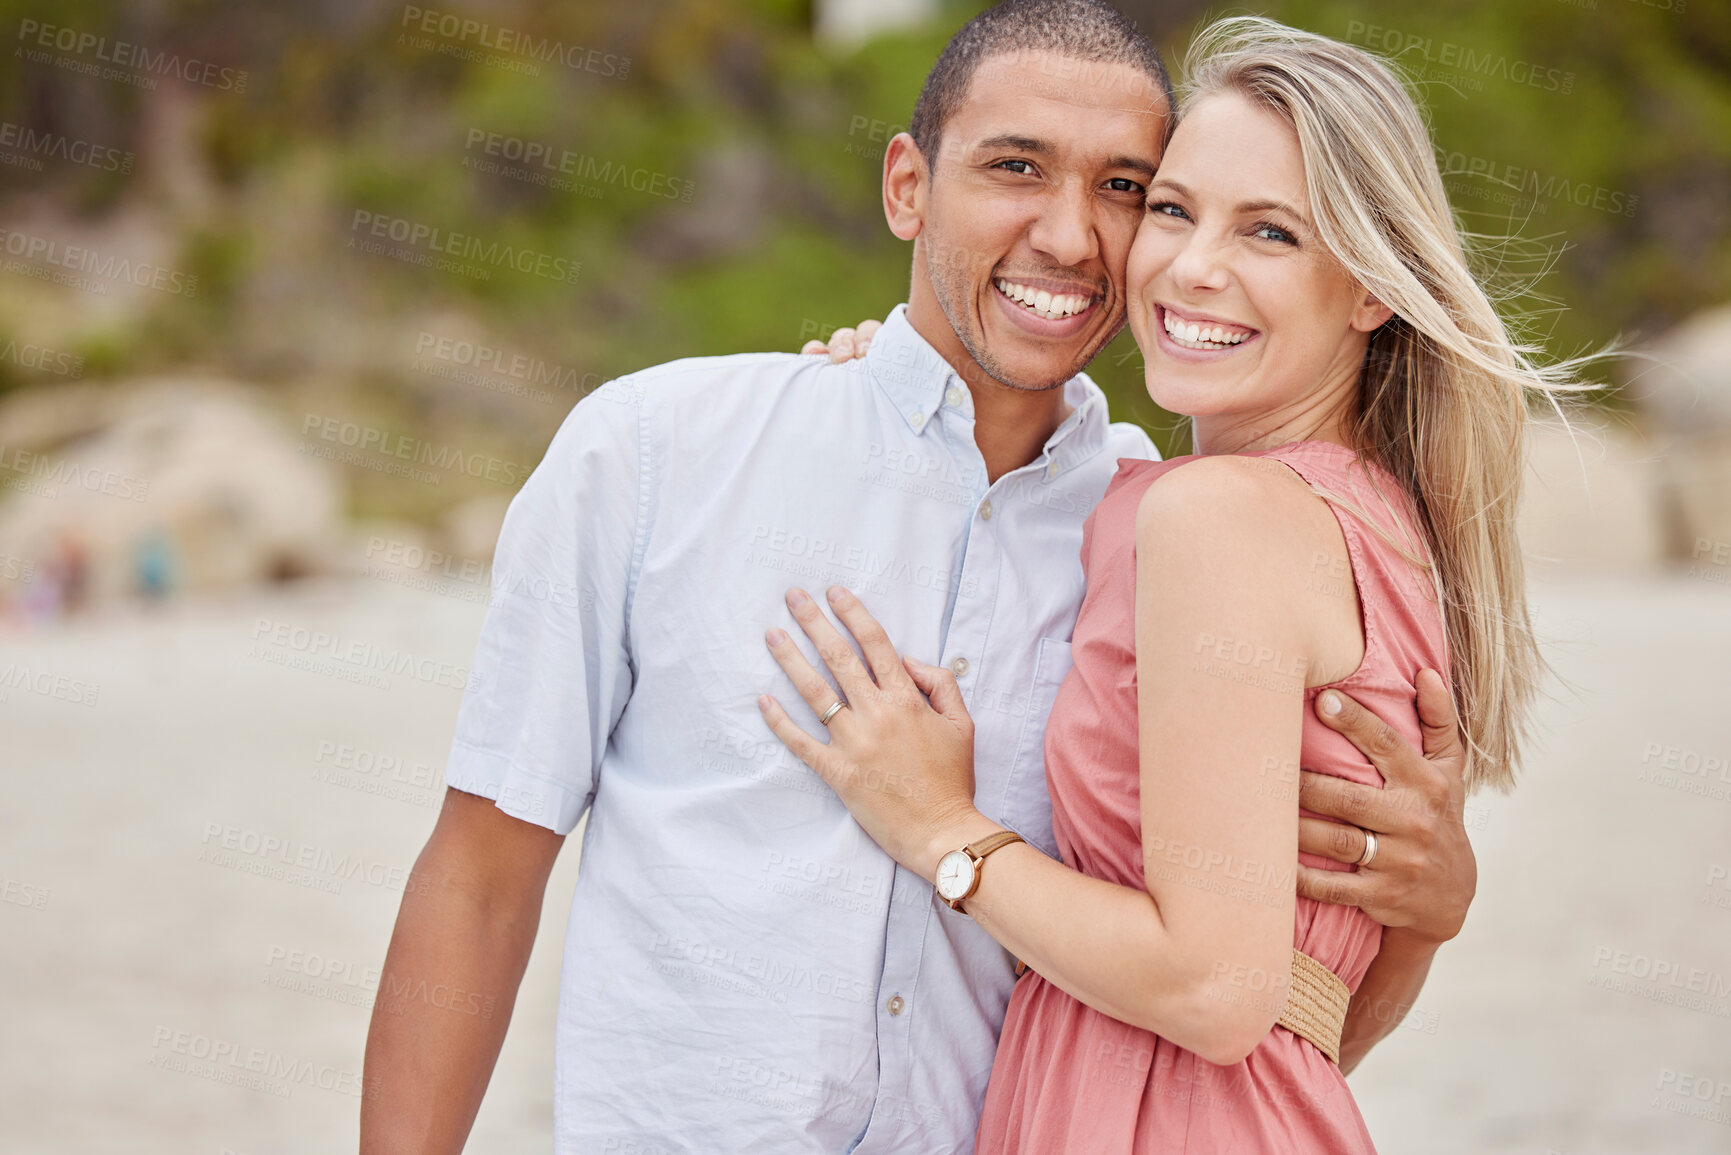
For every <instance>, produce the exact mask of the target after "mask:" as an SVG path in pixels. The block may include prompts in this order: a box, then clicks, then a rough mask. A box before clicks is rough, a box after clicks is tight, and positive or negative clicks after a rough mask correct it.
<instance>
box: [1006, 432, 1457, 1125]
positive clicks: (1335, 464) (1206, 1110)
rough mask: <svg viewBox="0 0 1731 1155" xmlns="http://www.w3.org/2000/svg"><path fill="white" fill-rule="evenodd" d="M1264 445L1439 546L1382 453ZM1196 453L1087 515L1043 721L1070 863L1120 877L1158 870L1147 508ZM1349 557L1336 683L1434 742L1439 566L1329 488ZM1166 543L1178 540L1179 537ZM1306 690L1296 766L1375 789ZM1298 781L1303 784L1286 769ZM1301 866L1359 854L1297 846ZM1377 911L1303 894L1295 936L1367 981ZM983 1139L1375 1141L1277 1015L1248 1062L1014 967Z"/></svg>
mask: <svg viewBox="0 0 1731 1155" xmlns="http://www.w3.org/2000/svg"><path fill="white" fill-rule="evenodd" d="M1252 456H1260V457H1272V458H1274V459H1276V460H1278V461H1281V462H1283V463H1284V464H1286V465H1287V466H1288V467H1290V468H1291V469H1292V470H1293V471H1294V472H1296V473H1297V474H1298V475H1299V476H1300V477H1302V478H1304V479H1305V480H1306V481H1308V482H1310V483H1311V484H1312V485H1314V486H1316V487H1318V488H1320V489H1322V490H1325V491H1327V492H1329V493H1331V494H1333V495H1335V496H1336V497H1338V498H1341V499H1344V500H1345V501H1346V502H1347V503H1348V504H1349V506H1350V508H1352V509H1355V510H1357V511H1359V512H1361V513H1363V514H1364V515H1366V516H1367V517H1369V518H1370V519H1371V520H1372V521H1373V522H1374V523H1376V524H1377V525H1378V526H1379V527H1380V528H1381V529H1383V530H1384V531H1385V532H1387V533H1389V534H1391V535H1392V536H1393V537H1394V539H1395V541H1397V542H1400V543H1402V546H1403V547H1404V548H1405V549H1406V551H1407V552H1408V553H1411V554H1414V555H1416V556H1424V554H1425V552H1426V551H1425V550H1424V547H1423V546H1421V545H1418V544H1417V543H1419V542H1421V541H1422V540H1423V539H1422V538H1421V537H1420V535H1419V534H1418V532H1417V529H1416V523H1415V521H1414V514H1413V511H1412V506H1411V503H1410V502H1409V501H1408V500H1407V499H1406V497H1405V495H1404V493H1403V492H1402V491H1401V489H1400V487H1399V485H1398V484H1397V483H1396V482H1395V481H1394V479H1393V478H1391V477H1389V475H1388V474H1386V473H1384V472H1383V471H1381V470H1380V469H1378V468H1376V467H1375V466H1369V465H1365V464H1363V463H1360V462H1358V460H1357V458H1356V455H1355V454H1354V453H1353V452H1352V451H1350V450H1348V449H1345V448H1343V447H1341V446H1339V445H1334V444H1331V443H1328V442H1321V441H1304V442H1296V443H1293V444H1290V445H1284V446H1281V447H1280V448H1278V449H1273V450H1268V451H1265V452H1262V453H1257V454H1253V455H1252ZM1195 460H1197V459H1196V458H1194V457H1181V458H1176V459H1174V460H1171V461H1166V462H1154V461H1135V460H1130V459H1125V460H1123V461H1120V462H1119V467H1118V473H1117V475H1116V476H1115V477H1114V478H1113V479H1112V483H1111V485H1110V486H1109V487H1108V488H1107V490H1106V494H1105V496H1104V498H1102V500H1101V502H1100V504H1099V505H1098V506H1097V507H1096V508H1095V510H1094V512H1093V514H1092V515H1091V516H1090V517H1089V519H1088V523H1087V527H1086V530H1085V532H1084V536H1083V544H1082V564H1083V569H1084V572H1085V573H1086V575H1087V579H1088V592H1087V595H1086V597H1085V598H1084V600H1083V602H1082V609H1081V614H1080V616H1079V617H1078V619H1077V622H1076V631H1075V638H1074V643H1073V657H1074V663H1075V664H1074V666H1073V668H1072V669H1071V670H1070V673H1069V675H1068V676H1067V677H1066V678H1065V680H1064V683H1063V686H1062V687H1061V689H1060V690H1059V692H1058V697H1057V700H1056V702H1055V703H1054V705H1053V707H1052V714H1051V721H1050V722H1049V724H1048V725H1047V729H1046V777H1047V783H1048V785H1049V787H1050V789H1051V794H1052V829H1053V832H1054V834H1055V835H1056V838H1057V843H1058V849H1059V852H1060V853H1061V855H1062V856H1063V860H1064V862H1065V863H1066V864H1068V865H1069V866H1070V867H1072V868H1074V869H1076V870H1079V871H1081V872H1082V873H1084V874H1087V875H1090V876H1092V877H1095V878H1103V879H1106V880H1108V881H1111V882H1115V883H1119V884H1120V885H1124V886H1136V887H1142V886H1144V885H1145V882H1144V879H1143V873H1142V824H1141V818H1140V814H1139V811H1138V806H1139V802H1138V795H1139V781H1140V774H1141V771H1140V765H1139V761H1138V751H1137V709H1136V654H1135V650H1134V640H1135V601H1136V532H1135V527H1136V510H1137V507H1138V505H1139V504H1140V503H1141V499H1142V494H1143V492H1144V491H1145V490H1146V489H1147V487H1148V486H1149V485H1151V484H1153V483H1154V482H1155V481H1157V480H1158V479H1159V478H1160V477H1162V476H1164V475H1165V474H1166V473H1168V472H1169V471H1171V470H1173V469H1179V468H1182V467H1183V466H1184V465H1185V464H1186V463H1187V462H1190V461H1195ZM1331 508H1333V509H1334V511H1335V516H1336V517H1337V519H1338V520H1339V522H1340V527H1341V530H1342V532H1343V533H1344V535H1345V538H1346V545H1347V551H1348V554H1349V555H1350V559H1351V565H1352V572H1351V573H1345V572H1340V573H1334V572H1321V573H1318V574H1316V575H1314V577H1313V579H1312V580H1315V581H1319V582H1329V583H1335V584H1336V585H1338V586H1339V588H1341V590H1342V592H1344V590H1345V584H1344V583H1346V582H1356V583H1357V589H1358V596H1359V604H1360V606H1361V608H1362V618H1363V624H1364V661H1363V664H1362V665H1360V666H1359V668H1358V669H1357V670H1356V671H1354V672H1353V674H1352V675H1351V676H1349V677H1347V678H1345V679H1343V680H1341V681H1339V682H1336V683H1334V686H1335V687H1337V688H1339V689H1341V690H1343V691H1345V692H1347V693H1349V694H1351V695H1352V696H1353V697H1354V698H1356V699H1357V700H1358V701H1360V702H1362V703H1364V705H1366V706H1367V707H1369V708H1370V709H1371V710H1372V711H1374V712H1375V713H1376V714H1378V715H1379V716H1380V717H1382V718H1383V719H1384V720H1385V721H1387V722H1388V723H1389V724H1390V725H1391V726H1393V727H1394V728H1395V729H1396V730H1397V731H1398V732H1399V733H1400V734H1401V735H1402V736H1403V737H1404V738H1405V739H1406V740H1407V741H1408V742H1411V743H1412V744H1413V745H1414V746H1417V745H1419V744H1420V741H1421V739H1420V732H1419V724H1418V713H1417V707H1416V706H1415V704H1414V701H1415V697H1416V690H1415V689H1414V679H1415V678H1416V676H1417V674H1418V671H1419V670H1421V669H1425V668H1427V667H1428V668H1430V669H1434V670H1437V671H1439V672H1440V673H1443V674H1444V675H1445V676H1446V675H1447V673H1448V661H1447V651H1446V647H1445V642H1444V631H1443V623H1442V617H1441V613H1440V611H1439V609H1438V607H1437V604H1436V599H1435V594H1434V593H1433V587H1432V585H1431V582H1430V579H1429V577H1428V576H1426V575H1425V574H1423V573H1422V572H1420V571H1419V570H1418V569H1416V568H1415V567H1414V566H1413V565H1412V564H1411V563H1409V562H1408V561H1407V560H1406V559H1405V558H1403V557H1402V556H1401V554H1400V552H1399V551H1398V550H1397V549H1396V548H1395V547H1394V546H1392V545H1390V544H1389V543H1388V542H1386V541H1384V540H1383V538H1382V537H1381V536H1379V535H1378V533H1377V532H1376V531H1375V530H1373V529H1371V528H1370V527H1369V526H1367V525H1366V524H1365V523H1364V522H1363V521H1361V520H1360V519H1359V517H1357V516H1355V515H1354V514H1353V513H1349V512H1347V510H1345V509H1342V508H1341V507H1340V506H1339V505H1338V504H1334V503H1331ZM1171 548H1173V549H1183V548H1184V543H1182V542H1174V543H1172V546H1171ZM1320 689H1321V687H1318V688H1317V689H1312V690H1307V691H1306V692H1305V704H1306V709H1305V711H1304V733H1303V738H1302V746H1301V758H1300V763H1301V765H1302V766H1303V768H1304V769H1306V770H1315V771H1318V772H1320V773H1323V774H1329V775H1333V776H1335V777H1339V778H1347V779H1350V780H1352V781H1354V782H1361V783H1367V784H1370V785H1373V786H1377V787H1380V786H1381V785H1382V777H1381V775H1379V774H1378V773H1377V771H1376V769H1375V767H1373V766H1372V765H1371V764H1370V762H1369V761H1368V760H1367V759H1366V758H1365V757H1364V756H1363V755H1362V754H1360V753H1359V752H1358V750H1357V748H1356V747H1354V746H1353V745H1352V744H1351V743H1350V742H1348V741H1347V740H1346V739H1345V738H1343V737H1341V736H1340V735H1339V734H1336V733H1335V732H1334V731H1332V730H1330V729H1328V728H1327V727H1326V726H1324V725H1322V723H1321V722H1319V721H1318V720H1317V719H1316V717H1315V715H1314V712H1313V711H1312V709H1311V708H1310V703H1311V699H1313V698H1314V697H1315V696H1316V694H1317V693H1318V692H1319V691H1320ZM1270 786H1271V788H1273V789H1279V790H1282V791H1283V792H1285V793H1287V794H1288V795H1289V796H1290V795H1291V794H1293V793H1295V792H1296V786H1297V783H1296V782H1295V781H1292V780H1291V776H1290V775H1287V776H1285V777H1284V778H1282V777H1281V776H1279V775H1276V776H1275V777H1274V778H1272V779H1271V782H1270ZM1301 861H1303V862H1304V863H1305V864H1306V865H1309V866H1316V867H1322V868H1324V869H1335V870H1350V869H1354V868H1352V867H1349V866H1343V865H1341V864H1339V863H1336V862H1333V861H1330V860H1326V859H1321V858H1317V857H1316V856H1314V855H1302V856H1301ZM1381 941H1382V928H1381V927H1380V926H1379V925H1378V924H1377V923H1375V922H1373V921H1372V920H1371V919H1370V918H1369V917H1368V916H1367V915H1365V914H1364V913H1363V912H1362V911H1360V910H1358V909H1357V908H1356V907H1349V906H1331V905H1324V904H1322V903H1318V902H1315V901H1313V900H1311V899H1307V898H1302V897H1301V898H1299V899H1298V908H1297V912H1296V918H1295V925H1294V927H1293V934H1292V944H1293V946H1295V947H1297V948H1298V949H1300V950H1302V951H1304V952H1305V953H1307V954H1309V955H1310V956H1311V957H1313V958H1315V959H1316V960H1317V961H1319V962H1321V963H1323V964H1324V965H1325V966H1327V967H1328V968H1329V969H1330V970H1332V971H1334V973H1335V974H1337V975H1339V976H1340V978H1341V979H1342V980H1343V981H1344V982H1345V983H1346V985H1347V986H1348V987H1349V988H1351V989H1353V990H1356V989H1357V988H1358V984H1359V982H1360V981H1361V980H1362V979H1363V978H1364V973H1365V971H1366V970H1368V969H1369V967H1370V963H1371V960H1372V959H1373V958H1374V957H1375V956H1376V952H1377V948H1378V947H1379V946H1380V945H1381ZM975 1151H976V1153H977V1155H1006V1153H1019V1155H1060V1153H1067V1152H1074V1153H1077V1155H1083V1153H1085V1155H1120V1153H1125V1155H1127V1153H1132V1152H1134V1153H1135V1155H1144V1153H1154V1152H1161V1153H1167V1152H1188V1153H1192V1155H1197V1153H1213V1152H1220V1153H1223V1155H1224V1153H1230V1155H1252V1153H1267V1155H1276V1153H1278V1155H1312V1153H1327V1155H1344V1153H1349V1152H1373V1151H1374V1148H1373V1147H1372V1145H1371V1141H1370V1134H1369V1132H1367V1131H1366V1130H1365V1127H1364V1122H1363V1120H1362V1119H1361V1118H1360V1117H1359V1113H1358V1108H1357V1107H1356V1106H1355V1105H1354V1103H1353V1100H1352V1096H1351V1094H1350V1093H1349V1092H1348V1091H1347V1087H1346V1081H1345V1078H1344V1077H1343V1076H1342V1075H1341V1073H1340V1069H1339V1068H1338V1067H1336V1066H1335V1065H1334V1064H1333V1063H1331V1062H1329V1060H1328V1059H1327V1058H1326V1057H1325V1056H1324V1055H1323V1054H1322V1052H1321V1051H1319V1050H1317V1049H1316V1047H1315V1046H1313V1045H1312V1044H1311V1043H1309V1042H1307V1041H1305V1040H1303V1039H1301V1038H1299V1037H1298V1036H1297V1035H1294V1034H1293V1033H1292V1032H1291V1031H1289V1030H1287V1029H1286V1028H1285V1027H1280V1026H1277V1027H1275V1028H1274V1030H1273V1031H1271V1032H1270V1033H1269V1035H1268V1037H1267V1038H1266V1039H1264V1040H1263V1041H1262V1043H1261V1044H1260V1045H1259V1046H1258V1047H1257V1048H1256V1050H1255V1051H1253V1052H1251V1054H1250V1055H1249V1057H1247V1058H1246V1059H1245V1060H1244V1061H1243V1062H1240V1063H1236V1064H1234V1065H1233V1066H1230V1067H1221V1066H1216V1065H1214V1064H1212V1063H1209V1062H1206V1061H1205V1060H1203V1059H1200V1058H1198V1057H1197V1056H1196V1055H1194V1054H1192V1053H1191V1052H1189V1051H1186V1050H1184V1049H1182V1048H1180V1047H1177V1046H1175V1045H1173V1044H1172V1043H1169V1042H1167V1041H1166V1040H1164V1039H1162V1038H1160V1037H1159V1036H1158V1035H1155V1034H1153V1033H1152V1032H1149V1031H1145V1030H1141V1029H1138V1028H1136V1027H1132V1026H1129V1025H1127V1024H1125V1023H1122V1022H1120V1021H1118V1020H1117V1019H1113V1018H1110V1017H1108V1016H1107V1015H1103V1014H1101V1013H1100V1012H1099V1011H1096V1010H1093V1009H1091V1008H1089V1007H1087V1006H1084V1005H1083V1004H1082V1003H1080V1002H1078V1001H1077V1000H1076V999H1074V998H1072V997H1071V996H1070V995H1067V994H1065V993H1064V992H1063V991H1061V990H1059V989H1058V988H1057V987H1055V986H1053V985H1052V984H1050V983H1048V982H1047V981H1046V980H1045V979H1043V978H1041V977H1040V976H1039V975H1038V974H1035V973H1034V972H1032V971H1030V972H1028V973H1027V974H1025V975H1024V976H1023V977H1022V979H1021V981H1020V982H1018V983H1017V984H1016V989H1015V993H1014V995H1013V996H1012V998H1011V1000H1010V1006H1009V1012H1008V1015H1007V1017H1006V1019H1005V1022H1004V1029H1003V1034H1002V1035H1001V1036H1000V1039H999V1043H998V1053H997V1060H996V1062H995V1064H994V1065H993V1068H992V1077H991V1083H990V1085H989V1086H988V1088H987V1091H986V1102H985V1110H984V1114H983V1116H982V1118H981V1120H980V1131H979V1137H978V1140H977V1143H976V1146H975Z"/></svg>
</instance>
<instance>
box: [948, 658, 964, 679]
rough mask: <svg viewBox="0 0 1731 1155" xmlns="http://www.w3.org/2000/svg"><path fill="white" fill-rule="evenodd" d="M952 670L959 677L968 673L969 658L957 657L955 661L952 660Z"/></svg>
mask: <svg viewBox="0 0 1731 1155" xmlns="http://www.w3.org/2000/svg"><path fill="white" fill-rule="evenodd" d="M950 672H951V673H952V674H954V675H955V676H956V677H958V678H960V677H962V676H964V675H965V674H967V672H968V659H966V658H957V659H956V660H955V661H953V662H951V663H950Z"/></svg>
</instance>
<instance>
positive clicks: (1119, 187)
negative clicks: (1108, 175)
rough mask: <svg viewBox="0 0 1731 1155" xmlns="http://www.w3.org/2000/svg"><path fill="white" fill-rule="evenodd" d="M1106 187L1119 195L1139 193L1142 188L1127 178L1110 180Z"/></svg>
mask: <svg viewBox="0 0 1731 1155" xmlns="http://www.w3.org/2000/svg"><path fill="white" fill-rule="evenodd" d="M1106 187H1107V188H1109V189H1111V190H1112V191H1113V192H1121V193H1139V192H1141V191H1142V186H1141V185H1139V184H1137V183H1136V182H1135V181H1133V180H1131V179H1130V178H1129V177H1127V176H1115V177H1113V178H1112V179H1111V180H1109V181H1107V182H1106Z"/></svg>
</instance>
